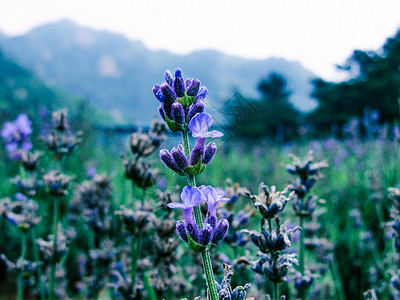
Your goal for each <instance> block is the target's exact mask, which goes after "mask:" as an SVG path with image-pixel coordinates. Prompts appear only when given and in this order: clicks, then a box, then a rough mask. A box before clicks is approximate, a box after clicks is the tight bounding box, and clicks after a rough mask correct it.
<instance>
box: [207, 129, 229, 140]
mask: <svg viewBox="0 0 400 300" xmlns="http://www.w3.org/2000/svg"><path fill="white" fill-rule="evenodd" d="M223 135H224V134H223V133H222V132H221V131H218V130H211V131H209V132H207V133H206V134H205V135H204V137H210V138H219V137H221V136H223Z"/></svg>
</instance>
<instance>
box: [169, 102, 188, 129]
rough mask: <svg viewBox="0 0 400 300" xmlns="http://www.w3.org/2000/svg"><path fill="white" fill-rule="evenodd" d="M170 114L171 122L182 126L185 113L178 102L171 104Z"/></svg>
mask: <svg viewBox="0 0 400 300" xmlns="http://www.w3.org/2000/svg"><path fill="white" fill-rule="evenodd" d="M171 114H172V120H173V121H175V122H176V123H179V124H183V122H184V120H185V111H184V109H183V106H182V104H180V103H179V102H175V103H174V104H172V106H171Z"/></svg>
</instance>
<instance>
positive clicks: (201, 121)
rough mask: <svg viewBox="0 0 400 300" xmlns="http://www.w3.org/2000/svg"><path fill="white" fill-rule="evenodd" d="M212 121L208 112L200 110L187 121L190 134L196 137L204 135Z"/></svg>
mask: <svg viewBox="0 0 400 300" xmlns="http://www.w3.org/2000/svg"><path fill="white" fill-rule="evenodd" d="M212 123H213V119H212V117H211V115H210V114H208V113H205V112H202V113H198V114H196V115H195V116H194V117H193V118H192V120H190V122H189V125H188V127H189V129H190V131H192V136H193V137H194V138H196V137H205V136H204V135H205V134H207V131H208V129H209V128H210V127H211V125H212Z"/></svg>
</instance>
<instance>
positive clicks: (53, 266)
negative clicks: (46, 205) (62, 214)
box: [49, 199, 58, 300]
mask: <svg viewBox="0 0 400 300" xmlns="http://www.w3.org/2000/svg"><path fill="white" fill-rule="evenodd" d="M57 230H58V199H55V201H54V202H53V257H52V260H51V269H50V282H49V299H50V300H53V299H54V284H55V279H56V260H55V258H56V257H55V256H56V254H57Z"/></svg>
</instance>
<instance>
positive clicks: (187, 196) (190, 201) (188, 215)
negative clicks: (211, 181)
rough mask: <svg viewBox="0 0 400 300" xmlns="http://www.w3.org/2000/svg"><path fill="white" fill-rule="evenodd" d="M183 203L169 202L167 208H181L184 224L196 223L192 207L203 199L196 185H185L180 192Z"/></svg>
mask: <svg viewBox="0 0 400 300" xmlns="http://www.w3.org/2000/svg"><path fill="white" fill-rule="evenodd" d="M181 199H182V202H183V203H176V202H174V203H169V204H168V207H169V208H180V209H182V210H183V216H184V218H185V223H186V224H196V223H195V221H194V219H193V207H195V206H197V205H199V204H200V202H201V201H202V200H204V195H203V193H202V192H201V191H200V190H199V189H198V188H196V187H193V186H189V185H187V186H185V187H184V188H183V190H182V193H181Z"/></svg>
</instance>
